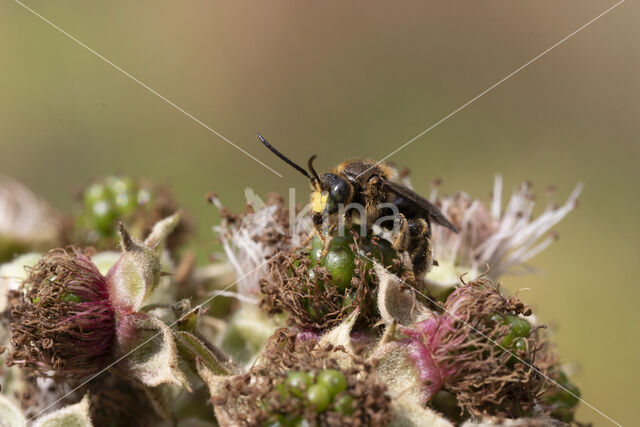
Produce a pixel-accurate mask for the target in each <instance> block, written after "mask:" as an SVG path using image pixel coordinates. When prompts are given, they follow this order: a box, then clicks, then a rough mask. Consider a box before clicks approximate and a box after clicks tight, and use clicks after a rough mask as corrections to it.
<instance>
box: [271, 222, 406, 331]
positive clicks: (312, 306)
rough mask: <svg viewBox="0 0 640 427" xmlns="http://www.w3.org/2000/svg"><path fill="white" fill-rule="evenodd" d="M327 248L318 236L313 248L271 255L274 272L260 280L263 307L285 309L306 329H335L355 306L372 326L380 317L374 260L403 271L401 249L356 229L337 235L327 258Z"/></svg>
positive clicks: (276, 310) (315, 237)
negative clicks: (362, 233)
mask: <svg viewBox="0 0 640 427" xmlns="http://www.w3.org/2000/svg"><path fill="white" fill-rule="evenodd" d="M309 249H310V250H309ZM322 251H323V242H322V241H321V240H320V238H318V237H317V236H314V238H313V240H312V242H311V246H310V248H294V249H291V250H289V251H283V252H280V253H278V254H277V255H275V256H274V257H272V258H271V259H270V260H269V263H268V269H269V274H268V275H267V277H266V278H264V279H262V280H261V281H260V288H261V291H262V293H263V295H264V296H263V298H262V300H261V301H260V305H261V307H263V308H264V309H266V310H267V311H268V312H269V313H270V314H274V313H279V312H286V313H287V314H288V315H289V323H291V324H293V325H296V326H298V327H299V328H302V329H317V330H325V329H328V328H332V327H334V326H337V325H338V324H340V323H341V322H342V321H343V320H345V319H346V318H347V316H349V315H350V314H351V313H353V312H354V310H356V309H358V310H359V311H360V316H359V320H360V322H363V323H366V324H368V325H373V324H374V323H375V322H376V321H378V320H379V317H380V316H379V314H378V312H377V309H376V306H375V298H376V292H377V291H376V290H377V284H378V278H377V275H376V274H375V272H374V270H373V261H374V260H375V261H379V262H382V263H384V264H385V266H388V267H390V268H392V269H393V270H394V271H398V269H399V268H400V261H399V259H398V258H397V254H396V252H395V251H394V250H393V249H392V248H391V245H390V244H389V242H387V241H386V240H383V239H380V238H378V237H375V236H373V237H371V236H370V235H368V236H361V235H360V234H358V232H356V230H352V231H351V233H350V234H348V235H346V236H336V237H333V238H332V240H331V242H330V243H329V246H328V247H327V253H326V254H325V255H324V257H323V256H322Z"/></svg>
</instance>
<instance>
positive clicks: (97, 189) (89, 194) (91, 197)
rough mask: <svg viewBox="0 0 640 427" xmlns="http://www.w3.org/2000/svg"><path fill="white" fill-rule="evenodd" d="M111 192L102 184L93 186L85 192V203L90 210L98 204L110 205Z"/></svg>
mask: <svg viewBox="0 0 640 427" xmlns="http://www.w3.org/2000/svg"><path fill="white" fill-rule="evenodd" d="M110 200H111V192H110V191H109V190H108V189H107V188H106V187H105V186H104V185H102V184H93V185H91V186H90V187H89V188H87V189H86V190H85V192H84V203H85V204H86V205H87V206H88V207H89V208H90V207H92V206H93V205H95V204H96V203H98V202H106V203H109V202H110Z"/></svg>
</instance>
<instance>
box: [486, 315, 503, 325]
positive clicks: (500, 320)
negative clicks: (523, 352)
mask: <svg viewBox="0 0 640 427" xmlns="http://www.w3.org/2000/svg"><path fill="white" fill-rule="evenodd" d="M489 320H491V321H492V322H495V323H498V324H500V323H504V317H502V316H500V315H499V314H498V313H494V314H492V315H491V317H490V318H489Z"/></svg>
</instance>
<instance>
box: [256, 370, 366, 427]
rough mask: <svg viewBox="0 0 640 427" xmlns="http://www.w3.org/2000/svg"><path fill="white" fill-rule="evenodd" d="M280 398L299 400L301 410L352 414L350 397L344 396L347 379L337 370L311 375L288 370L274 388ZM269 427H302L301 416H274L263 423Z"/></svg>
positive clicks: (303, 424) (303, 422) (304, 421)
mask: <svg viewBox="0 0 640 427" xmlns="http://www.w3.org/2000/svg"><path fill="white" fill-rule="evenodd" d="M276 390H277V392H278V393H279V395H280V397H281V398H283V399H299V400H301V401H302V402H303V403H304V405H305V407H309V408H311V409H312V410H313V411H314V412H316V413H318V414H320V413H322V412H325V411H334V412H337V413H339V414H342V415H344V416H349V415H351V414H353V411H354V408H353V397H351V396H350V395H349V394H347V393H346V390H347V379H346V378H345V376H344V374H343V373H342V372H340V371H338V370H337V369H324V370H322V371H320V372H318V373H317V374H316V375H315V376H314V375H313V374H312V373H309V372H301V371H289V372H288V373H287V376H286V379H285V381H284V382H283V383H280V384H278V385H276ZM266 425H267V426H269V427H279V426H282V427H285V426H287V427H288V426H291V427H293V426H296V427H297V426H305V425H308V423H307V421H306V420H304V419H303V418H302V417H301V416H291V415H286V414H277V415H276V416H275V417H274V419H273V420H271V421H269V422H268V423H267V424H266Z"/></svg>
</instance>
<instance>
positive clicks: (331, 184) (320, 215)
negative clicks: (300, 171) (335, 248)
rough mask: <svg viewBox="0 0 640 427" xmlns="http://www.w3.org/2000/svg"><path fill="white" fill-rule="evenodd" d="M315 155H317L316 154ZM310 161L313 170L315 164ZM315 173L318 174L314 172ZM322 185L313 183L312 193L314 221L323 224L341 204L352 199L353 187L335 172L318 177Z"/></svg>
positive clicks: (310, 167)
mask: <svg viewBox="0 0 640 427" xmlns="http://www.w3.org/2000/svg"><path fill="white" fill-rule="evenodd" d="M314 157H315V156H314ZM314 157H312V158H311V160H310V161H309V169H310V170H311V171H312V172H315V171H314V170H313V165H312V164H311V161H312V160H313V158H314ZM314 175H317V174H315V173H314ZM318 182H319V183H320V185H313V183H312V186H313V193H311V211H312V212H313V222H314V223H315V224H316V225H321V224H322V223H323V222H324V221H326V219H327V218H328V217H329V216H330V215H333V214H334V213H336V212H338V210H339V209H340V207H341V206H344V205H346V204H348V203H349V202H350V201H351V197H352V194H353V188H352V187H351V185H350V184H349V182H348V181H347V180H345V179H343V178H342V177H340V176H339V175H336V174H334V173H326V174H324V175H322V178H319V179H318Z"/></svg>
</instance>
